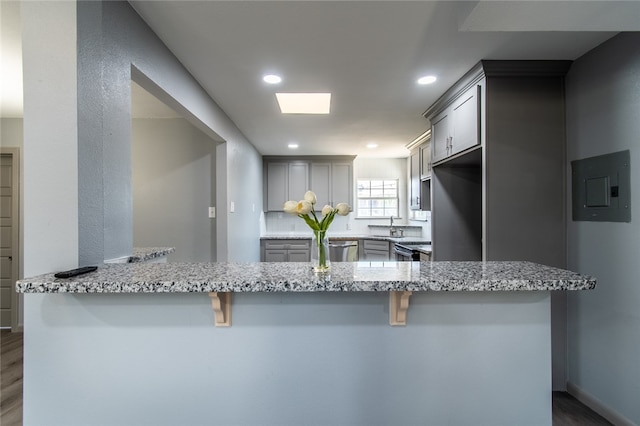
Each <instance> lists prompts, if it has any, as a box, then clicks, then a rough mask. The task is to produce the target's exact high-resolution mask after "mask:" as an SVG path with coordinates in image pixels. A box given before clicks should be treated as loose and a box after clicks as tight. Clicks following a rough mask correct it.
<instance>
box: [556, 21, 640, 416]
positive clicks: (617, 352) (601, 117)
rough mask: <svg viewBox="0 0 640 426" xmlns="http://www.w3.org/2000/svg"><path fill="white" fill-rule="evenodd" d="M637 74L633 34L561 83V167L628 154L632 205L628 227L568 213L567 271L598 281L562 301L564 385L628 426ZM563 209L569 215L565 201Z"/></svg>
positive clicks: (633, 395)
mask: <svg viewBox="0 0 640 426" xmlns="http://www.w3.org/2000/svg"><path fill="white" fill-rule="evenodd" d="M639 76H640V33H627V34H621V35H618V36H617V37H615V38H613V39H611V40H610V41H607V42H606V43H604V44H602V45H601V46H599V47H598V48H596V49H594V50H593V51H591V52H589V53H587V54H586V55H584V56H583V57H581V58H580V59H578V60H577V61H576V62H575V63H574V64H573V66H572V67H571V70H570V72H569V74H568V76H567V81H566V83H567V86H566V87H567V141H568V161H572V160H576V159H581V158H587V157H591V156H595V155H601V154H607V153H610V152H615V151H620V150H626V149H629V150H630V151H631V200H632V201H631V204H632V211H631V218H632V219H631V223H610V222H573V221H572V220H571V214H569V215H568V217H569V220H568V242H569V268H570V269H573V270H576V271H578V272H581V273H584V274H591V275H594V276H595V277H597V278H598V287H597V289H596V290H594V291H588V292H571V294H570V295H569V305H568V322H569V327H568V340H569V342H568V367H569V368H568V380H569V384H570V385H573V386H575V388H576V389H577V390H580V391H581V392H584V393H585V395H589V396H590V397H592V398H593V399H594V400H596V402H598V403H599V404H602V405H603V406H605V408H607V409H609V410H611V411H613V412H614V413H616V414H618V415H621V416H622V417H626V418H627V419H628V420H630V421H632V422H634V423H635V424H640V404H638V395H640V387H639V385H638V384H639V383H640V367H639V363H638V361H639V360H640V315H639V312H640V311H639V310H638V307H639V306H640V286H639V285H638V277H639V276H640V267H639V265H640V263H639V262H638V253H640V238H638V236H640V222H639V221H638V218H639V217H640V209H639V207H640V179H638V176H637V171H638V169H639V168H640V149H639V148H640V142H639V137H640V120H638V118H639V117H640V77H639ZM567 192H568V194H571V179H570V177H569V179H568V186H567ZM567 203H568V209H569V211H570V209H571V199H570V197H569V199H568V200H567ZM570 389H571V388H570ZM618 422H620V419H618Z"/></svg>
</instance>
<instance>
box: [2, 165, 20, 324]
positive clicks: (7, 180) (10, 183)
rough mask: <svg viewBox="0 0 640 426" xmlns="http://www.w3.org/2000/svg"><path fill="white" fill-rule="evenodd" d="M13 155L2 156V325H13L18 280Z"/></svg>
mask: <svg viewBox="0 0 640 426" xmlns="http://www.w3.org/2000/svg"><path fill="white" fill-rule="evenodd" d="M15 184H17V183H15V182H14V174H13V157H12V155H10V154H2V155H1V156H0V327H2V328H8V327H11V326H12V323H11V319H12V316H13V304H14V299H15V297H14V291H13V285H14V283H15V281H16V280H17V278H18V277H17V276H16V268H14V261H17V259H16V258H15V256H14V249H15V247H14V238H13V222H14V214H15V205H14V203H15V202H16V201H17V200H15V199H14V198H15V197H14V185H15Z"/></svg>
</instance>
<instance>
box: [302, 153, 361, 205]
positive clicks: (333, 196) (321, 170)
mask: <svg viewBox="0 0 640 426" xmlns="http://www.w3.org/2000/svg"><path fill="white" fill-rule="evenodd" d="M310 182H311V184H310V188H311V190H312V191H313V192H315V194H316V197H317V198H318V201H317V203H316V209H318V210H322V207H324V206H325V205H326V204H329V205H331V206H333V207H335V206H336V204H338V203H347V204H349V205H353V201H352V200H353V162H352V161H351V162H344V161H333V162H311V178H310Z"/></svg>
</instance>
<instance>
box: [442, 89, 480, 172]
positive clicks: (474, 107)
mask: <svg viewBox="0 0 640 426" xmlns="http://www.w3.org/2000/svg"><path fill="white" fill-rule="evenodd" d="M483 87H484V79H481V80H479V81H474V82H473V83H472V84H471V87H469V88H467V89H466V90H465V91H464V92H463V93H462V94H460V95H458V96H456V97H455V98H454V99H451V100H450V103H449V105H448V106H447V107H446V108H445V109H444V110H443V111H441V112H439V113H438V114H437V115H435V116H434V117H433V118H432V119H431V135H432V145H433V148H432V152H433V162H434V163H437V162H439V161H442V160H444V159H446V158H449V157H451V156H454V155H456V154H458V153H460V152H463V151H465V150H467V149H469V148H473V147H475V146H478V145H479V144H480V143H481V137H480V130H481V111H482V104H481V101H482V99H483V96H482V91H483Z"/></svg>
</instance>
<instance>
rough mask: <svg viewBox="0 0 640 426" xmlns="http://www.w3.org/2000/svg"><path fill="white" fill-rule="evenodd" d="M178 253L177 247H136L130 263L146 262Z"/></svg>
mask: <svg viewBox="0 0 640 426" xmlns="http://www.w3.org/2000/svg"><path fill="white" fill-rule="evenodd" d="M174 251H176V249H175V247H134V248H133V253H132V254H131V256H130V257H129V263H137V262H146V261H148V260H151V259H157V258H158V257H162V256H166V255H168V254H171V253H173V252H174Z"/></svg>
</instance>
